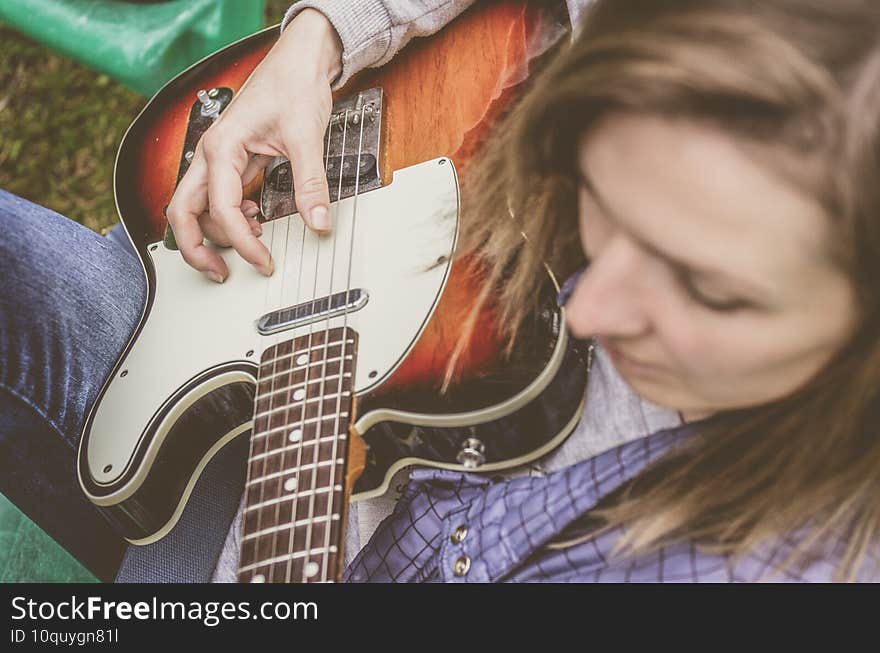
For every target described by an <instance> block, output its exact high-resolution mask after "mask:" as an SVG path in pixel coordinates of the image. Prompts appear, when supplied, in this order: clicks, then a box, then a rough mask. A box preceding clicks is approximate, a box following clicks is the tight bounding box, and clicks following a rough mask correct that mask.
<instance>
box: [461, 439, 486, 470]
mask: <svg viewBox="0 0 880 653" xmlns="http://www.w3.org/2000/svg"><path fill="white" fill-rule="evenodd" d="M485 452H486V447H485V445H484V444H483V443H482V442H481V441H480V440H478V439H477V438H468V439H467V440H465V441H464V442H463V443H462V445H461V451H459V452H458V455H457V456H456V457H455V459H456V460H457V461H458V462H459V463H461V464H462V465H464V466H465V467H467V468H468V469H473V468H475V467H479V466H480V465H482V464H483V463H484V462H486V456H485Z"/></svg>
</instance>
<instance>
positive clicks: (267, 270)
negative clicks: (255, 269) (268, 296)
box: [262, 256, 275, 277]
mask: <svg viewBox="0 0 880 653" xmlns="http://www.w3.org/2000/svg"><path fill="white" fill-rule="evenodd" d="M262 272H263V274H265V275H266V276H267V277H271V276H272V273H273V272H275V260H274V259H273V258H272V257H271V256H270V257H269V262H268V263H267V264H266V265H264V266H263V270H262Z"/></svg>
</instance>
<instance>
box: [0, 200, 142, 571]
mask: <svg viewBox="0 0 880 653" xmlns="http://www.w3.org/2000/svg"><path fill="white" fill-rule="evenodd" d="M145 301H146V285H145V281H144V276H143V271H142V269H141V266H140V263H139V262H138V260H137V258H136V257H135V254H134V251H133V250H132V249H131V246H130V245H129V243H128V240H127V239H126V237H125V234H124V233H123V232H121V230H120V229H118V228H116V229H114V230H112V231H111V234H110V235H109V237H107V238H103V237H101V236H99V235H98V234H96V233H94V232H93V231H91V230H89V229H87V228H85V227H83V226H81V225H79V224H77V223H75V222H73V221H72V220H68V219H67V218H64V217H62V216H60V215H58V214H57V213H55V212H53V211H50V210H48V209H45V208H43V207H41V206H37V205H36V204H32V203H30V202H27V201H25V200H23V199H21V198H19V197H16V196H14V195H11V194H9V193H7V192H5V191H2V190H0V492H2V493H3V494H4V495H5V496H6V497H7V498H8V499H9V500H10V501H12V502H13V503H14V504H16V505H17V506H18V507H19V508H20V509H21V510H22V511H23V512H24V513H25V514H27V515H28V517H30V519H32V520H33V521H34V522H36V523H37V524H38V525H39V526H40V527H41V528H42V529H43V530H45V531H46V532H47V533H48V534H49V535H51V536H52V537H53V538H54V539H55V540H56V541H57V542H58V543H59V544H61V545H62V546H63V547H64V548H66V549H67V550H68V551H70V553H71V554H73V556H74V557H75V558H77V559H78V560H79V561H80V562H82V563H83V564H84V565H85V566H86V567H87V568H88V569H89V570H90V571H92V573H94V574H95V575H96V576H98V577H99V578H101V579H103V580H111V579H113V577H114V576H115V573H116V570H117V568H118V567H119V564H120V560H121V559H122V556H123V553H124V551H125V548H126V543H125V541H124V540H123V539H122V538H121V537H120V536H119V535H117V534H116V533H115V532H114V531H113V530H112V529H111V528H110V526H109V525H108V523H107V522H106V521H105V520H104V518H103V517H101V515H100V514H98V512H97V511H96V510H95V509H94V507H93V506H92V504H91V503H90V502H89V501H88V500H87V499H86V497H85V496H84V495H83V492H82V490H81V489H80V486H79V482H78V480H77V474H76V454H77V446H78V444H79V438H80V434H81V432H82V427H83V423H84V421H85V418H86V415H87V414H88V410H89V409H90V407H91V405H92V403H93V402H94V400H95V398H96V397H97V394H98V392H99V390H100V389H101V386H102V384H103V383H104V380H105V379H106V377H107V375H108V374H109V373H110V370H111V368H112V366H113V364H114V363H115V362H116V359H117V358H118V357H119V355H120V354H121V353H122V350H123V348H124V346H125V344H126V342H127V341H128V338H129V337H130V335H131V333H132V331H133V330H134V327H135V325H136V323H137V321H138V318H139V317H140V315H141V312H142V310H143V306H144V302H145Z"/></svg>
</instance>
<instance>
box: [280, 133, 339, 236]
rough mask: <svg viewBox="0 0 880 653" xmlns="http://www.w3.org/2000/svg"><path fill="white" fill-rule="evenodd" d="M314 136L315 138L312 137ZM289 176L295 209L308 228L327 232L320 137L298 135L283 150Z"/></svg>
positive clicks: (327, 208) (327, 203)
mask: <svg viewBox="0 0 880 653" xmlns="http://www.w3.org/2000/svg"><path fill="white" fill-rule="evenodd" d="M315 136H317V138H315ZM286 149H287V152H288V158H289V159H290V167H291V171H292V173H293V190H294V195H295V197H294V199H295V202H296V210H297V211H299V214H300V216H301V217H302V218H303V220H305V222H306V224H308V225H309V227H310V228H311V229H312V230H314V231H318V232H326V231H329V230H330V228H331V227H332V225H331V224H330V193H329V190H328V187H327V173H326V171H325V170H324V145H323V141H322V138H321V135H308V136H306V135H303V134H300V135H299V138H298V139H297V141H296V142H294V143H291V145H290V146H289V147H286Z"/></svg>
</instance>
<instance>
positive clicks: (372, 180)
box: [260, 88, 382, 220]
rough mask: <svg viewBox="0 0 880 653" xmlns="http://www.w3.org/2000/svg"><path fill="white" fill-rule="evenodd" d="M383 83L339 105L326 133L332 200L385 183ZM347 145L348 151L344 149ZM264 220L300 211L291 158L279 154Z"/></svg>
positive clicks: (268, 177) (268, 180)
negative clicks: (382, 166) (382, 172)
mask: <svg viewBox="0 0 880 653" xmlns="http://www.w3.org/2000/svg"><path fill="white" fill-rule="evenodd" d="M381 127H382V89H380V88H371V89H368V90H365V91H361V92H360V93H358V94H357V95H356V96H354V97H348V98H346V99H344V100H340V101H338V102H336V103H335V104H334V105H333V112H332V113H331V114H330V124H329V126H328V127H327V132H326V134H325V135H324V167H325V169H326V173H327V185H328V186H329V189H330V201H331V202H335V201H337V200H340V199H343V198H346V197H352V196H353V195H354V194H355V192H357V193H363V192H366V191H369V190H374V189H376V188H381V186H382V178H381V176H380V175H379V140H380V130H381ZM343 150H344V151H343ZM260 210H261V212H262V214H263V220H274V219H275V218H280V217H283V216H285V215H290V214H292V213H295V212H296V197H295V194H294V189H293V173H292V171H291V167H290V161H288V160H287V159H286V158H284V157H281V156H279V157H275V158H274V159H273V160H272V162H271V163H270V164H269V166H268V167H267V168H266V173H265V177H264V182H263V191H262V194H261V196H260Z"/></svg>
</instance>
